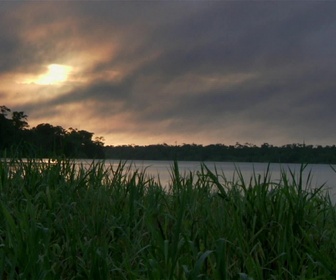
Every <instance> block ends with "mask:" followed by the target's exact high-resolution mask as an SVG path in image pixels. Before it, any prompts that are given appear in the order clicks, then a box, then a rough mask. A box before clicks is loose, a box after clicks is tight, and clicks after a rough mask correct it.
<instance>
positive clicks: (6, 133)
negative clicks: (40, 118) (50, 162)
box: [0, 106, 105, 158]
mask: <svg viewBox="0 0 336 280" xmlns="http://www.w3.org/2000/svg"><path fill="white" fill-rule="evenodd" d="M27 119H28V116H27V115H26V114H25V113H24V112H22V111H13V112H12V111H11V109H9V108H8V107H6V106H0V153H1V155H2V156H20V157H71V158H104V157H105V155H104V148H103V146H104V143H103V142H102V138H101V137H96V138H95V139H94V140H93V139H92V137H93V135H94V134H93V133H92V132H88V131H86V130H78V129H74V128H69V129H64V128H63V127H61V126H54V125H51V124H49V123H41V124H39V125H37V126H35V127H32V128H29V124H28V121H27Z"/></svg>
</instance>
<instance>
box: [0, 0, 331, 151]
mask: <svg viewBox="0 0 336 280" xmlns="http://www.w3.org/2000/svg"><path fill="white" fill-rule="evenodd" d="M335 14H336V1H169V0H167V1H80V0H78V1H62V2H59V1H58V2H56V1H46V2H44V1H14V2H9V1H7V2H6V1H1V2H0V85H1V86H0V105H5V106H7V107H8V108H10V109H11V110H12V111H24V112H25V113H26V114H27V115H28V123H29V125H30V128H32V127H34V126H36V125H38V124H41V123H50V124H52V125H55V126H56V125H57V126H62V127H63V128H66V129H68V128H70V127H72V128H77V129H80V130H86V131H89V132H93V133H94V136H102V137H104V139H105V145H150V144H163V143H167V144H169V145H176V144H177V145H179V144H191V143H196V144H202V145H208V144H218V143H221V144H225V145H231V144H235V143H236V142H239V143H242V144H244V143H252V144H255V145H261V144H263V143H269V144H272V145H285V144H291V143H306V144H313V145H334V144H335V142H336V126H335V121H336V110H335V105H336V81H335V80H336V79H335V77H336V17H335Z"/></svg>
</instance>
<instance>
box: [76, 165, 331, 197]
mask: <svg viewBox="0 0 336 280" xmlns="http://www.w3.org/2000/svg"><path fill="white" fill-rule="evenodd" d="M76 162H77V163H79V164H83V165H87V164H91V163H92V161H90V160H77V161H76ZM104 162H105V164H106V165H107V166H112V167H113V168H116V167H117V166H118V164H119V163H120V161H118V160H106V161H104ZM201 164H202V163H200V162H192V161H179V162H178V166H179V170H180V173H181V175H184V174H187V173H189V172H192V173H196V172H197V171H200V170H201ZM204 164H205V165H206V166H207V167H208V168H209V169H210V170H211V171H215V170H217V172H218V173H219V174H220V175H224V176H225V178H226V179H228V180H234V179H237V177H238V174H237V170H239V171H240V172H241V174H242V175H243V178H244V180H245V181H246V182H249V180H250V178H251V177H252V176H253V175H254V174H255V175H257V176H258V175H260V176H261V178H263V177H264V175H265V174H266V172H267V168H269V174H268V175H269V176H270V178H271V180H272V182H279V181H280V176H281V172H282V171H284V172H285V173H286V174H287V175H288V176H287V177H288V178H290V177H291V172H292V173H294V174H295V177H296V178H297V180H298V176H299V172H300V168H301V165H300V164H279V163H271V164H269V165H268V164H267V163H250V162H239V163H232V162H204ZM172 166H173V162H172V161H139V160H134V161H127V162H126V167H129V168H130V169H131V170H133V171H135V170H139V171H142V172H146V174H147V175H148V176H150V177H153V178H155V179H156V180H158V179H159V180H160V182H161V184H162V185H163V186H168V185H169V182H171V170H172ZM309 175H310V177H309ZM308 178H309V181H308V182H307V179H308ZM303 182H304V183H305V184H306V182H307V186H309V187H311V188H317V187H320V186H321V185H322V184H325V189H326V190H328V191H329V194H330V195H331V198H332V200H333V201H335V202H336V172H334V170H333V169H332V167H331V166H330V165H328V164H309V165H307V166H306V168H305V169H304V171H303Z"/></svg>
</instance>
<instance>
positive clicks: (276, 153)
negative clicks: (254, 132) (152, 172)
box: [104, 143, 336, 164]
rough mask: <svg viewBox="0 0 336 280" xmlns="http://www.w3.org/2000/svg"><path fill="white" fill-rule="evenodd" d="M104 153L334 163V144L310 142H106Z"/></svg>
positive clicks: (143, 157)
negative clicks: (308, 143) (172, 144)
mask: <svg viewBox="0 0 336 280" xmlns="http://www.w3.org/2000/svg"><path fill="white" fill-rule="evenodd" d="M104 151H105V157H106V158H113V159H133V160H180V161H181V160H186V161H232V162H280V163H302V162H305V163H330V164H335V163H336V146H335V145H333V146H326V147H322V146H313V145H305V144H288V145H284V146H281V147H276V146H273V145H270V144H268V143H264V144H263V145H261V146H260V147H258V146H256V145H252V144H248V143H246V144H244V145H242V144H239V143H236V144H235V145H230V146H226V145H223V144H216V145H207V146H202V145H197V144H191V145H190V144H183V145H178V146H169V145H166V144H162V145H149V146H134V145H124V146H106V147H104Z"/></svg>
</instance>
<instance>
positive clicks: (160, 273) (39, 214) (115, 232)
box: [0, 160, 336, 279]
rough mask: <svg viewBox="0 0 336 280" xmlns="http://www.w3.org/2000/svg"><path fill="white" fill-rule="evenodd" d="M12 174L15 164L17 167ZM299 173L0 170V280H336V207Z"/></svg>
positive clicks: (65, 166)
mask: <svg viewBox="0 0 336 280" xmlns="http://www.w3.org/2000/svg"><path fill="white" fill-rule="evenodd" d="M13 166H15V168H14V167H13ZM302 173H303V170H300V171H299V172H298V173H297V174H294V173H293V174H290V175H289V176H288V175H287V174H283V176H282V177H281V180H280V182H279V181H277V182H272V181H271V180H270V177H269V174H268V173H267V172H266V173H265V175H264V176H260V175H255V176H252V177H251V180H245V179H244V178H243V177H242V176H239V172H238V176H237V179H236V180H235V181H232V180H228V179H226V178H223V177H221V176H222V175H220V174H216V172H213V171H210V170H209V169H208V168H207V167H206V166H203V167H202V169H201V170H200V171H199V172H197V173H196V174H194V173H190V174H188V173H186V174H184V176H181V174H180V172H179V168H178V165H177V164H175V165H174V166H172V169H171V183H170V185H169V189H168V191H165V190H164V189H163V188H162V187H161V185H160V183H159V182H158V181H156V180H154V179H153V178H150V177H148V176H146V174H145V172H144V171H136V170H130V169H129V167H128V166H126V165H123V164H120V165H118V166H117V167H112V166H110V167H106V166H105V165H104V164H103V163H95V164H94V163H93V164H92V165H90V166H88V167H87V166H86V167H85V168H83V167H82V168H81V167H78V165H75V164H74V163H72V162H71V161H56V162H46V163H45V164H40V162H37V161H34V160H27V161H26V162H22V161H20V160H13V161H11V162H1V163H0V193H1V196H0V203H1V208H0V211H1V215H0V269H1V271H0V275H1V276H2V278H4V279H60V278H62V279H196V278H197V277H199V278H201V279H252V278H253V279H272V278H277V279H303V278H316V277H319V278H320V279H335V277H336V270H335V268H334V260H335V259H336V251H335V248H336V237H335V234H336V210H335V207H334V206H333V204H332V203H331V201H330V199H329V197H328V195H326V194H325V193H324V192H323V191H322V190H323V188H322V187H321V189H315V190H310V189H308V188H306V186H305V180H302V176H300V174H302Z"/></svg>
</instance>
